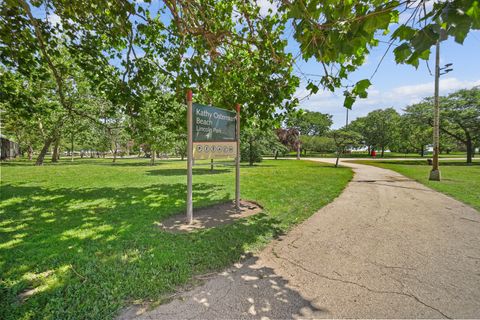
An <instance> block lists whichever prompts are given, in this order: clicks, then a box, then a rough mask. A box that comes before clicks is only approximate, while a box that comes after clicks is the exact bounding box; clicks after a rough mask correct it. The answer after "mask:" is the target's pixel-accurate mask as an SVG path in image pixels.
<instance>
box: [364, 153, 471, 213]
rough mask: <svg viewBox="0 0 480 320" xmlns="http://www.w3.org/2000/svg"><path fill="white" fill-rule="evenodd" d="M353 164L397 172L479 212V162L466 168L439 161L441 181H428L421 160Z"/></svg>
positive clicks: (425, 166)
mask: <svg viewBox="0 0 480 320" xmlns="http://www.w3.org/2000/svg"><path fill="white" fill-rule="evenodd" d="M355 163H364V164H369V165H373V166H377V167H381V168H385V169H391V170H394V171H397V172H398V173H401V174H403V175H405V176H407V177H409V178H412V179H415V180H417V181H419V182H421V183H423V184H424V185H426V186H428V187H430V188H432V189H435V190H437V191H440V192H443V193H445V194H448V195H450V196H452V197H454V198H456V199H457V200H460V201H462V202H464V203H466V204H469V205H471V206H472V207H474V208H476V209H477V210H480V160H475V161H474V163H473V165H471V166H467V164H466V163H465V162H464V161H440V172H441V175H442V181H430V180H428V176H429V173H430V170H431V166H429V165H427V163H426V161H423V160H422V161H416V160H409V161H383V160H376V161H369V160H358V161H355Z"/></svg>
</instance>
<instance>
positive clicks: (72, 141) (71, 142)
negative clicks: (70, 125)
mask: <svg viewBox="0 0 480 320" xmlns="http://www.w3.org/2000/svg"><path fill="white" fill-rule="evenodd" d="M70 139H71V140H70V145H71V149H70V152H71V153H72V154H71V156H72V161H73V147H74V136H73V133H72V136H71V137H70Z"/></svg>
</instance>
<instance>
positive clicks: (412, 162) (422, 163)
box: [354, 159, 480, 167]
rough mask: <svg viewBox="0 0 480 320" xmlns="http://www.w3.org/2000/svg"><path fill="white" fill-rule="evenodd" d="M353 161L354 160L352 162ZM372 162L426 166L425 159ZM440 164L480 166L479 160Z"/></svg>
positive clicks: (443, 164) (442, 163)
mask: <svg viewBox="0 0 480 320" xmlns="http://www.w3.org/2000/svg"><path fill="white" fill-rule="evenodd" d="M354 163H355V162H354ZM374 163H381V164H400V165H407V166H428V167H431V165H430V164H428V162H427V160H426V159H425V160H399V161H387V160H385V161H378V160H376V161H375V162H374ZM440 166H448V167H449V166H452V167H469V166H470V167H471V166H480V161H473V162H472V163H471V164H468V163H467V162H466V161H442V160H441V159H440Z"/></svg>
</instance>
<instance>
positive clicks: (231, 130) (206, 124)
mask: <svg viewBox="0 0 480 320" xmlns="http://www.w3.org/2000/svg"><path fill="white" fill-rule="evenodd" d="M192 113H193V115H192V122H193V123H192V127H193V128H192V129H193V141H194V142H222V141H235V128H236V120H237V114H236V113H235V112H233V111H229V110H225V109H220V108H215V107H211V106H205V105H202V104H198V103H194V104H193V105H192Z"/></svg>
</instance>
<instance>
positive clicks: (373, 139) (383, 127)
mask: <svg viewBox="0 0 480 320" xmlns="http://www.w3.org/2000/svg"><path fill="white" fill-rule="evenodd" d="M399 125H400V115H399V114H398V113H397V111H395V109H393V108H387V109H379V110H374V111H372V112H370V113H368V114H367V115H366V116H365V117H361V118H357V119H356V120H354V121H352V123H351V124H350V125H349V126H348V128H349V129H350V130H353V131H356V132H358V133H359V134H360V135H361V136H362V139H363V142H364V144H365V145H366V146H368V147H373V148H377V149H380V150H381V156H382V157H383V156H384V152H385V149H386V148H388V147H389V146H390V145H393V144H394V143H395V141H396V139H397V137H398V134H399Z"/></svg>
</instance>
